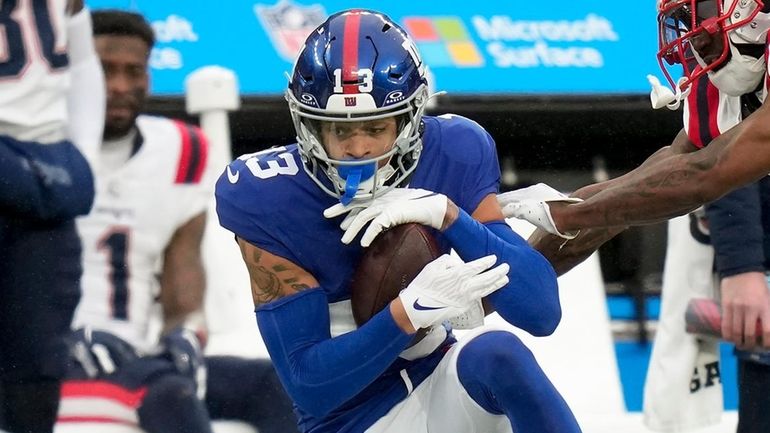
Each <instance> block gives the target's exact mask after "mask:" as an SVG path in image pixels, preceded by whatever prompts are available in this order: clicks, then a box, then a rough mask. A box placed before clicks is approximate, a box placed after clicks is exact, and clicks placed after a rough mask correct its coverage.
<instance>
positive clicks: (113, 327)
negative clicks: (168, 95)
mask: <svg viewBox="0 0 770 433" xmlns="http://www.w3.org/2000/svg"><path fill="white" fill-rule="evenodd" d="M137 124H138V127H139V128H138V129H139V134H138V136H137V140H136V143H135V153H134V154H133V156H132V157H131V158H130V159H129V160H128V162H126V163H125V164H124V165H123V166H122V167H120V168H119V169H117V170H112V171H108V169H107V168H103V167H99V168H97V169H96V176H95V177H96V200H95V202H94V207H93V210H92V211H91V213H90V214H89V215H88V216H85V217H82V218H80V219H79V220H78V222H77V224H78V230H79V232H80V235H81V238H82V242H83V278H82V291H83V294H82V298H81V301H80V304H79V306H78V309H77V311H76V313H75V319H74V322H73V326H74V327H80V326H83V325H90V326H92V327H95V328H96V329H101V330H104V331H108V332H111V333H113V334H115V335H117V336H119V337H121V338H122V339H124V340H126V341H128V342H129V343H131V344H132V345H134V346H135V347H136V348H137V349H138V350H140V351H143V352H146V351H150V350H151V349H153V347H154V346H155V345H156V344H157V336H156V335H150V331H151V327H150V323H151V312H152V310H153V307H154V305H155V303H156V297H157V294H158V289H159V281H158V277H157V272H158V270H159V269H161V264H162V260H163V254H164V251H165V249H166V246H167V245H168V243H169V241H170V240H171V238H172V236H173V235H174V233H175V231H176V230H177V229H178V228H179V227H180V226H182V225H183V224H185V223H186V222H187V221H189V220H190V219H191V218H192V217H194V216H196V215H198V214H200V213H201V212H205V211H206V209H207V207H208V205H209V203H210V201H211V198H212V194H213V192H212V183H211V181H210V180H209V179H210V176H209V175H208V173H207V172H206V167H207V159H208V144H207V141H206V139H205V137H204V136H203V134H202V132H201V131H200V130H199V129H198V128H197V127H193V126H191V125H188V124H185V123H183V122H178V121H172V120H169V119H165V118H160V117H149V116H140V117H139V119H138V120H137Z"/></svg>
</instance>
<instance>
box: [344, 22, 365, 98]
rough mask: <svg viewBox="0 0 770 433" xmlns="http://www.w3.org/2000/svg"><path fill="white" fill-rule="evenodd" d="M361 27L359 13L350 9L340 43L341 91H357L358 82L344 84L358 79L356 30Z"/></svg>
mask: <svg viewBox="0 0 770 433" xmlns="http://www.w3.org/2000/svg"><path fill="white" fill-rule="evenodd" d="M360 29H361V14H360V13H359V12H358V11H351V13H349V14H348V15H347V16H346V17H345V33H344V35H343V41H344V42H343V45H342V83H343V84H342V89H343V91H342V92H343V93H358V84H344V83H349V82H356V81H358V31H359V30H360Z"/></svg>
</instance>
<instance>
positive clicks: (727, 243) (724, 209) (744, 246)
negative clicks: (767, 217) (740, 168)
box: [706, 183, 765, 278]
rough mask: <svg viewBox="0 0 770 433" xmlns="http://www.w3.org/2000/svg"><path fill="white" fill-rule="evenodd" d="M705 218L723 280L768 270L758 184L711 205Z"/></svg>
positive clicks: (732, 193)
mask: <svg viewBox="0 0 770 433" xmlns="http://www.w3.org/2000/svg"><path fill="white" fill-rule="evenodd" d="M706 215H707V217H708V221H709V231H710V232H711V243H712V245H714V253H715V264H716V270H717V272H718V273H719V276H720V277H721V278H724V277H729V276H732V275H737V274H742V273H744V272H755V271H758V272H763V271H764V270H765V267H764V263H765V251H764V244H763V236H764V230H763V228H762V207H761V202H760V194H759V184H757V183H754V184H751V185H748V186H745V187H743V188H740V189H737V190H735V191H733V192H731V193H730V194H727V195H726V196H724V197H722V198H721V199H719V200H717V201H715V202H713V203H710V204H708V205H707V206H706Z"/></svg>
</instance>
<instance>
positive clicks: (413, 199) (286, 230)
mask: <svg viewBox="0 0 770 433" xmlns="http://www.w3.org/2000/svg"><path fill="white" fill-rule="evenodd" d="M319 58H323V59H325V62H323V63H319V62H317V61H316V60H317V59H319ZM286 97H287V99H288V101H289V108H290V111H291V114H292V118H293V120H294V125H295V129H296V133H297V137H298V144H293V145H290V146H286V147H277V148H272V149H268V150H266V151H262V152H258V153H254V154H247V155H243V156H241V157H240V158H238V159H237V160H236V161H234V162H233V163H231V164H230V165H229V166H228V167H227V169H226V171H225V173H224V174H223V175H222V176H221V177H220V179H219V181H218V183H217V187H216V195H217V212H218V215H219V218H220V223H221V224H222V225H223V226H224V227H225V228H227V229H229V230H231V231H232V232H234V233H235V234H236V237H237V241H238V244H239V245H240V247H241V251H242V254H243V258H244V261H245V262H246V264H247V267H248V269H249V273H250V276H251V289H252V296H253V299H254V303H255V306H256V308H257V309H256V317H257V323H258V325H259V329H260V333H261V334H262V337H263V339H264V340H265V344H266V346H267V349H268V352H269V353H270V356H271V359H272V360H273V362H274V364H275V366H276V370H277V371H278V375H279V377H280V378H281V382H282V383H283V385H284V387H285V388H286V390H287V391H288V393H289V395H290V396H291V397H292V399H293V400H294V403H295V406H296V408H297V412H298V414H299V416H300V420H299V427H300V431H302V432H318V433H320V432H362V431H366V432H405V431H409V432H416V433H419V432H427V431H442V432H468V431H474V430H476V431H487V432H510V431H511V429H512V428H513V430H515V431H540V432H562V433H563V432H575V431H580V428H579V427H578V425H577V422H576V421H575V418H574V416H573V415H572V413H571V411H570V410H569V408H568V407H567V405H566V403H565V402H564V400H563V399H562V397H561V396H560V395H559V393H558V392H557V391H556V389H555V388H554V387H553V385H552V384H551V383H550V381H549V380H548V378H547V377H546V376H545V375H544V373H543V372H542V370H541V369H540V367H539V365H538V364H537V362H536V360H535V359H534V357H533V356H532V354H531V353H530V352H529V350H528V349H527V348H526V347H525V346H524V345H523V344H522V343H521V341H520V340H518V338H517V337H515V336H514V335H513V334H511V333H509V332H507V331H502V330H496V329H490V328H480V329H478V330H475V331H471V334H469V335H468V336H467V338H465V339H464V340H463V341H462V342H461V343H456V341H455V339H454V337H453V335H452V333H451V328H449V327H448V326H445V325H444V324H443V322H444V321H445V320H446V319H450V318H453V317H454V316H458V315H461V314H463V315H464V317H465V319H466V320H465V322H466V325H479V324H480V323H479V322H483V315H484V312H483V309H482V308H481V298H482V297H485V296H486V295H489V296H488V297H487V298H486V300H487V302H488V306H489V307H490V308H492V309H496V310H497V311H498V312H499V313H500V315H501V316H502V317H504V318H505V319H506V320H508V321H509V322H510V323H512V324H514V325H516V326H519V327H520V328H522V329H524V330H527V331H528V332H530V333H532V334H534V335H548V334H550V333H552V332H553V330H554V329H555V327H556V325H557V324H558V322H559V320H560V317H561V309H560V305H559V300H558V292H557V285H556V279H555V275H554V272H553V270H552V269H551V267H550V265H549V264H548V263H547V261H545V260H544V259H543V257H542V256H541V255H539V254H538V253H537V252H535V251H534V250H532V249H531V248H529V246H528V245H527V244H526V242H524V241H523V240H522V239H521V238H520V237H518V236H517V235H516V234H515V233H514V232H513V231H512V230H511V229H510V227H509V226H508V225H507V224H505V222H504V221H503V220H502V215H501V213H500V208H499V206H498V205H497V201H496V199H495V194H496V193H497V192H498V188H499V182H500V168H499V164H498V160H497V155H496V149H495V144H494V140H493V139H492V138H491V137H490V136H489V134H488V133H487V132H486V131H485V130H484V129H483V128H481V127H480V126H479V125H478V124H476V123H475V122H472V121H470V120H468V119H465V118H462V117H459V116H452V115H444V116H439V117H427V116H423V115H422V114H423V110H424V109H425V104H426V103H427V102H428V100H429V97H430V96H429V94H428V90H427V81H426V79H425V65H424V64H423V63H422V60H421V58H420V56H419V54H418V53H417V50H416V48H415V46H414V44H413V42H412V41H411V40H410V39H409V38H408V37H407V35H406V33H405V32H404V31H403V30H402V29H401V28H400V27H399V26H398V25H397V24H396V23H395V22H393V21H392V20H391V19H390V18H388V17H386V16H384V15H382V14H380V13H378V12H374V11H366V10H349V11H343V12H340V13H337V14H334V15H332V16H330V17H329V18H328V19H327V20H326V21H325V22H324V23H323V24H321V26H320V27H319V28H318V29H316V30H314V31H313V32H312V33H311V34H310V36H309V37H308V39H307V41H306V42H305V44H304V47H303V49H302V51H301V53H300V54H299V57H298V60H297V62H296V64H295V67H294V70H293V73H292V76H291V81H290V83H289V89H288V90H287V93H286ZM418 160H419V162H418ZM407 185H408V186H409V188H404V187H406V186H407ZM419 188H425V189H419ZM431 191H435V192H431ZM445 194H446V195H445ZM448 197H449V198H448ZM455 203H456V204H455ZM470 214H472V215H473V217H471V215H470ZM343 217H344V218H343ZM371 218H374V220H373V221H372V222H371V223H370V225H369V227H370V229H369V231H368V232H367V233H366V234H365V235H364V237H363V238H359V237H357V236H356V234H357V232H358V231H359V230H360V229H361V228H362V226H363V225H364V224H366V223H367V222H369V220H370V219H371ZM407 221H417V222H420V223H422V224H426V225H429V226H431V227H433V228H434V229H436V235H437V237H438V239H439V242H440V243H441V245H442V248H443V251H444V252H447V251H448V250H449V247H450V246H452V247H454V248H455V249H456V250H457V251H458V253H459V256H460V257H461V258H457V257H452V256H449V255H444V256H442V257H440V258H439V259H437V260H435V261H433V262H431V263H430V264H428V265H427V266H426V267H425V268H424V269H423V270H422V272H421V273H420V274H419V275H418V276H417V278H415V280H414V281H412V283H411V284H409V286H408V287H407V288H405V289H404V290H403V291H402V292H401V294H400V295H399V297H398V298H397V299H395V300H393V301H392V302H391V303H390V306H389V307H388V308H385V309H383V310H382V311H381V312H379V313H378V314H376V315H374V316H373V317H372V318H371V320H369V321H368V322H367V323H365V324H364V325H362V326H361V327H359V328H356V326H355V323H354V322H353V318H352V312H351V309H350V292H349V279H350V277H351V275H352V274H353V271H354V267H355V265H356V263H357V262H358V259H359V258H360V257H361V254H362V243H361V242H363V246H367V245H368V243H369V242H371V239H372V238H373V237H375V236H376V234H377V232H376V229H377V228H380V229H381V228H383V227H384V228H387V227H388V226H390V225H395V224H400V223H404V222H407ZM481 222H483V224H482V223H481ZM340 224H341V226H340ZM439 230H440V231H439ZM340 237H342V242H340ZM330 257H333V258H334V260H331V261H330V260H329V258H330ZM498 259H499V260H498ZM466 261H467V262H466ZM496 263H497V265H495V264H496ZM493 265H495V266H493ZM496 289H499V290H496ZM494 290H496V291H494ZM491 291H494V293H491V294H490V292H491ZM330 325H331V328H332V330H330ZM420 328H427V329H429V331H428V333H427V336H426V337H425V338H423V339H422V340H420V341H419V342H417V343H416V344H415V345H413V346H411V347H409V348H407V347H408V346H409V345H410V342H411V341H412V338H413V336H414V333H415V332H416V329H420Z"/></svg>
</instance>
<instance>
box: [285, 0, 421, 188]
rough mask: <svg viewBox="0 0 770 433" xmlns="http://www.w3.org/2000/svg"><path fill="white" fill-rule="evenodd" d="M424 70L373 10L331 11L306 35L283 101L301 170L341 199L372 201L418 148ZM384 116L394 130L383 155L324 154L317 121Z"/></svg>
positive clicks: (393, 27)
mask: <svg viewBox="0 0 770 433" xmlns="http://www.w3.org/2000/svg"><path fill="white" fill-rule="evenodd" d="M425 74H426V68H425V65H424V64H423V62H422V60H421V58H420V55H419V54H418V52H417V49H416V47H415V45H414V43H413V42H412V40H411V39H410V38H409V36H407V34H406V32H405V31H404V30H403V29H402V28H401V27H399V26H398V25H397V24H396V23H395V22H393V21H392V20H391V19H390V18H388V17H387V16H385V15H383V14H381V13H378V12H374V11H369V10H360V9H355V10H347V11H343V12H339V13H336V14H334V15H332V16H330V17H329V18H328V19H327V20H326V21H325V22H324V23H323V24H321V25H320V26H319V27H318V28H317V29H316V30H314V31H313V32H312V33H311V34H310V36H308V38H307V40H306V41H305V46H304V48H303V49H302V51H301V52H300V53H299V57H298V58H297V61H296V63H295V65H294V70H293V71H292V74H291V78H290V82H289V87H288V89H287V91H286V99H287V100H288V102H289V110H290V111H291V116H292V120H293V121H294V128H295V130H296V132H297V142H298V143H299V151H300V155H301V157H302V160H303V163H304V164H303V167H304V168H305V171H307V173H308V174H309V175H310V177H311V178H312V179H313V180H314V181H315V182H316V183H317V184H318V185H319V186H320V187H321V189H323V190H324V191H325V192H326V193H328V194H330V195H332V196H333V197H337V198H340V200H341V201H342V202H343V203H348V202H349V201H351V200H352V199H353V198H355V199H371V198H374V197H376V196H378V195H381V194H382V193H384V192H385V191H387V190H388V189H390V188H392V187H395V186H398V185H401V184H403V183H405V182H404V181H405V180H406V179H408V177H409V175H410V174H411V173H412V171H414V169H415V167H416V165H417V161H418V159H419V157H420V152H421V150H422V140H421V139H420V124H421V118H422V114H423V111H424V110H425V106H426V104H427V102H428V100H429V99H430V95H429V92H428V85H427V79H426V75H425ZM390 116H396V120H397V124H398V128H399V129H398V134H397V138H396V141H395V143H394V144H393V147H392V148H391V149H390V151H388V152H386V153H385V154H384V155H381V156H378V157H375V158H369V159H351V160H339V159H332V158H330V157H329V156H328V154H327V152H326V150H325V148H324V146H323V143H322V139H321V134H320V124H321V122H362V121H368V120H375V119H381V118H385V117H390ZM378 167H379V168H378ZM353 179H355V180H353Z"/></svg>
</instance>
